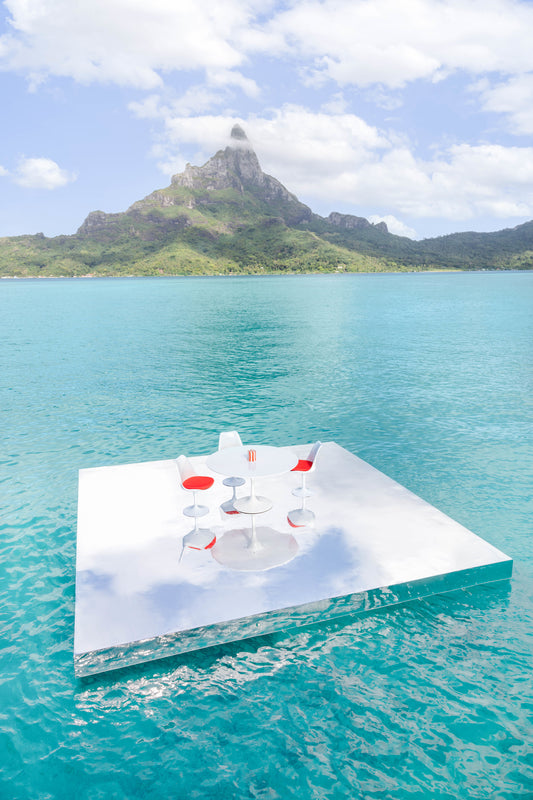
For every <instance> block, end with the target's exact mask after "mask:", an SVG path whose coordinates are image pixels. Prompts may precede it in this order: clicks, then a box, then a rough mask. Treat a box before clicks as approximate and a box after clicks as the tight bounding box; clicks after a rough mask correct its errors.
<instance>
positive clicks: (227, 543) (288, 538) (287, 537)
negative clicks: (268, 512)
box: [211, 526, 298, 572]
mask: <svg viewBox="0 0 533 800" xmlns="http://www.w3.org/2000/svg"><path fill="white" fill-rule="evenodd" d="M297 552H298V543H297V541H296V539H295V538H294V536H292V534H290V533H280V532H279V531H275V530H274V529H273V528H267V527H264V526H261V527H257V528H255V538H254V542H253V546H252V531H251V530H247V529H246V528H243V529H235V530H231V531H227V532H226V533H225V534H224V535H223V536H222V538H221V539H218V540H217V542H216V544H215V545H214V547H213V549H212V550H211V553H212V555H213V558H214V559H215V561H218V563H219V564H222V565H223V566H224V567H229V568H230V569H235V570H239V571H241V572H255V571H261V570H266V569H272V568H273V567H279V566H281V565H282V564H286V563H287V562H288V561H290V560H291V559H292V558H294V556H295V555H296V553H297Z"/></svg>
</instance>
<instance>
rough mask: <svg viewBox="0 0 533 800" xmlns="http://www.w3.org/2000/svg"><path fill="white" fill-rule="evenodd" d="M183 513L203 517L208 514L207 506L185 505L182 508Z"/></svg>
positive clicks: (188, 515) (187, 515)
mask: <svg viewBox="0 0 533 800" xmlns="http://www.w3.org/2000/svg"><path fill="white" fill-rule="evenodd" d="M183 513H184V514H185V516H186V517H205V515H206V514H209V509H208V507H207V506H187V508H184V509H183Z"/></svg>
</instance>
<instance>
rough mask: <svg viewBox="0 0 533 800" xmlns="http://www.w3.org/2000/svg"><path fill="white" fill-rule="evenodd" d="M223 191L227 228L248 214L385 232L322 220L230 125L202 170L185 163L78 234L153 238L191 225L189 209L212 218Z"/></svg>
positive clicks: (363, 223) (344, 219)
mask: <svg viewBox="0 0 533 800" xmlns="http://www.w3.org/2000/svg"><path fill="white" fill-rule="evenodd" d="M224 190H231V191H232V192H236V193H237V199H236V198H235V196H234V197H233V199H232V200H231V202H232V203H233V204H234V215H235V219H234V221H233V223H232V222H229V225H230V227H231V226H232V224H233V225H234V226H238V225H239V224H240V222H241V218H245V217H247V218H249V215H250V212H251V213H252V214H255V215H256V216H257V218H258V224H262V225H265V224H267V223H268V220H269V219H271V218H277V219H278V221H280V220H281V221H283V222H284V223H285V224H287V225H289V226H294V225H300V224H302V223H304V224H308V223H309V224H310V225H312V224H313V222H317V221H320V222H321V223H322V224H323V223H324V222H326V223H328V225H330V226H333V227H336V228H340V229H344V230H357V229H360V230H363V229H365V228H373V229H378V230H380V231H383V232H384V233H387V226H386V225H385V223H384V222H380V223H378V224H377V225H372V224H371V223H370V222H369V221H368V220H367V219H365V218H364V217H356V216H353V215H351V214H339V213H338V212H333V213H331V214H330V215H329V217H327V219H325V220H324V219H323V218H322V217H319V216H317V215H315V214H313V212H312V211H311V209H310V208H309V207H308V206H306V205H305V204H304V203H301V202H300V201H299V200H298V198H297V197H296V195H294V194H292V193H291V192H289V191H288V190H287V189H286V188H285V187H284V186H283V184H281V183H280V182H279V181H278V180H276V178H273V177H272V176H271V175H267V174H266V173H264V172H263V170H262V169H261V165H260V164H259V160H258V158H257V156H256V154H255V152H254V150H253V148H252V146H251V144H250V142H249V140H248V138H247V136H246V134H245V132H244V131H243V129H242V128H241V126H240V125H234V126H233V129H232V131H231V138H230V144H229V145H228V147H226V148H225V149H224V150H219V151H218V152H217V153H215V155H214V156H213V157H212V158H210V159H209V161H207V162H206V163H205V164H204V165H203V166H202V167H194V166H192V165H191V164H187V166H186V168H185V171H184V172H182V173H180V174H178V175H174V176H173V178H172V182H171V185H170V186H168V187H167V188H165V189H158V190H157V191H155V192H152V194H150V195H148V196H147V197H145V198H143V199H142V200H138V201H137V202H135V203H133V205H131V206H130V208H128V210H127V211H126V212H124V213H122V214H106V213H104V212H103V211H93V212H91V213H90V214H89V216H88V217H87V219H86V220H85V221H84V222H83V224H82V225H81V227H80V228H79V229H78V234H80V235H82V236H88V237H91V236H94V237H96V238H104V239H116V238H117V237H119V236H131V235H134V236H137V237H141V238H143V239H149V240H155V239H156V238H157V237H158V236H164V235H171V234H173V233H176V231H178V230H183V229H184V228H186V227H188V226H189V225H191V224H192V223H191V221H190V220H189V219H188V215H189V211H192V210H193V209H196V211H195V213H198V212H200V213H204V212H205V211H206V210H208V211H209V214H211V215H212V214H213V209H214V208H216V207H217V205H218V204H221V203H223V202H224V200H227V198H221V197H220V196H219V195H217V194H216V193H217V192H220V191H224ZM239 197H240V198H241V200H242V202H241V200H239V199H238V198H239ZM173 207H175V211H171V212H170V213H168V211H167V212H166V213H165V214H163V215H161V214H160V213H159V212H158V209H160V210H165V209H168V210H170V209H172V208H173ZM158 213H159V216H158ZM259 218H261V220H262V221H261V222H260V223H259Z"/></svg>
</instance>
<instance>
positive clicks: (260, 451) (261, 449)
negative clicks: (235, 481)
mask: <svg viewBox="0 0 533 800" xmlns="http://www.w3.org/2000/svg"><path fill="white" fill-rule="evenodd" d="M248 450H255V452H256V460H255V461H248ZM206 463H207V466H208V467H209V469H212V470H213V472H218V473H219V474H220V475H231V476H235V477H236V478H260V477H265V476H267V475H282V474H283V473H284V472H290V471H291V469H293V467H295V466H296V464H297V463H298V456H296V455H295V454H294V453H292V452H291V451H290V450H287V449H286V448H284V447H283V448H282V447H270V446H268V445H263V444H258V445H255V446H249V447H228V448H226V449H225V450H218V451H217V452H216V453H213V454H212V455H210V456H209V457H208V458H207V461H206Z"/></svg>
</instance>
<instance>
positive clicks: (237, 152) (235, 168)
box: [172, 125, 312, 222]
mask: <svg viewBox="0 0 533 800" xmlns="http://www.w3.org/2000/svg"><path fill="white" fill-rule="evenodd" d="M172 186H183V187H186V188H188V189H193V190H195V191H203V192H209V191H217V190H223V189H235V190H236V191H238V192H240V193H241V194H244V193H245V192H251V193H252V194H254V195H256V196H258V197H259V198H260V199H261V200H263V201H264V202H266V203H280V202H281V203H282V204H288V205H289V206H290V207H291V216H292V217H293V222H294V221H304V220H305V219H310V218H311V216H312V211H311V209H310V208H309V207H308V206H306V205H304V204H303V203H300V201H299V200H298V198H297V197H296V196H295V195H294V194H291V192H289V191H287V189H286V188H285V187H284V186H283V184H281V183H280V182H279V181H277V180H276V179H275V178H272V177H271V176H270V175H266V174H265V173H264V172H263V170H262V169H261V166H260V164H259V160H258V158H257V156H256V154H255V152H254V150H253V148H252V146H251V144H250V142H249V141H248V138H247V136H246V134H245V132H244V131H243V129H242V128H241V127H240V125H234V126H233V129H232V131H231V143H230V145H229V146H228V147H226V148H225V149H224V150H219V151H218V153H215V155H214V156H213V157H212V158H210V159H209V161H208V162H207V163H206V164H204V166H203V167H193V166H191V165H190V164H187V166H186V168H185V172H182V173H180V174H179V175H174V176H173V178H172ZM295 217H296V218H299V219H296V220H295V219H294V218H295Z"/></svg>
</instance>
